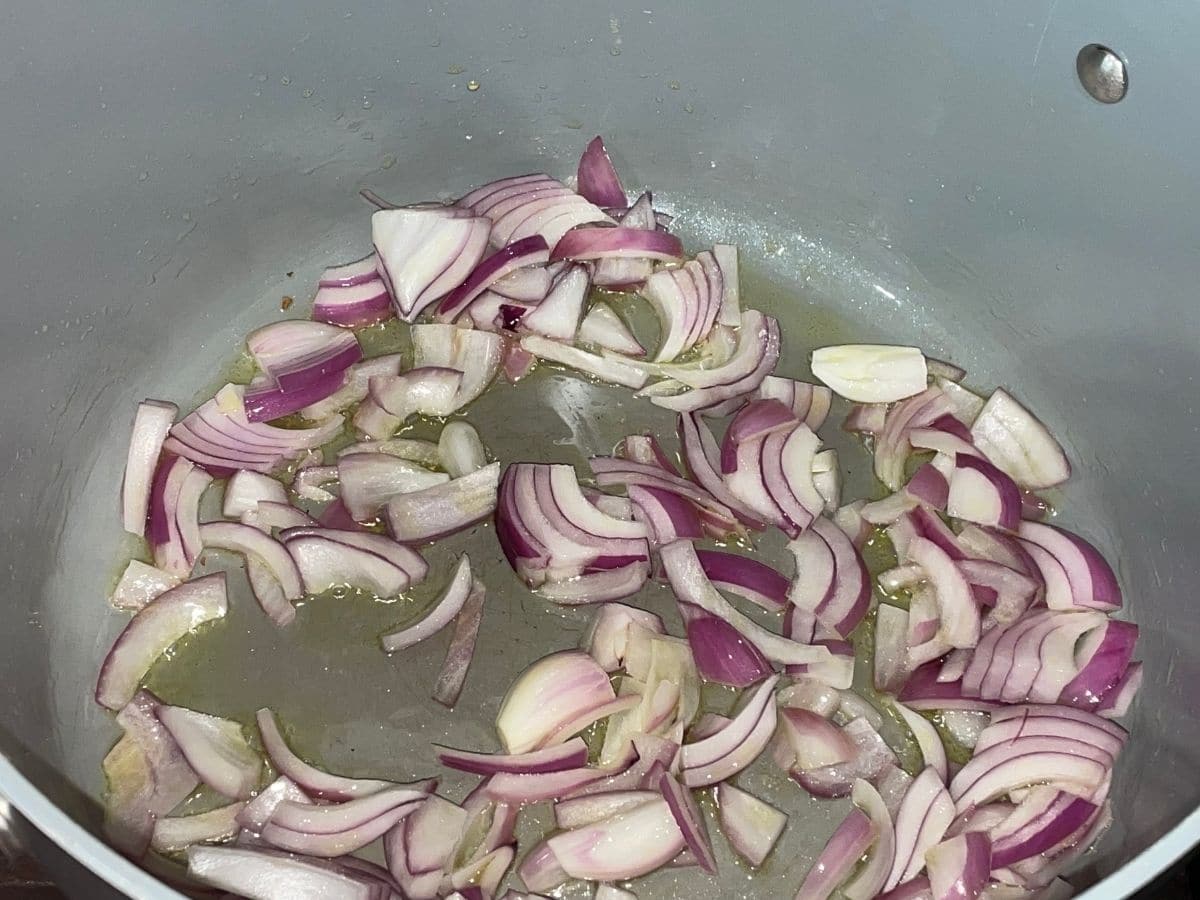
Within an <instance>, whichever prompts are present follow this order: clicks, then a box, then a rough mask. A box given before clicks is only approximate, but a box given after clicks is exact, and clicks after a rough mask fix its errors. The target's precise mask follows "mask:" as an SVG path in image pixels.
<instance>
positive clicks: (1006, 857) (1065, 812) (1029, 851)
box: [989, 787, 1100, 869]
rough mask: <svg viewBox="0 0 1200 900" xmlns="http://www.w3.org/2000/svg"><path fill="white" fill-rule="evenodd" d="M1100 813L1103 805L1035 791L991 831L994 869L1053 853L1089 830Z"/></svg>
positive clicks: (1060, 793)
mask: <svg viewBox="0 0 1200 900" xmlns="http://www.w3.org/2000/svg"><path fill="white" fill-rule="evenodd" d="M1099 812H1100V806H1099V802H1096V803H1093V802H1091V801H1090V800H1088V799H1086V798H1084V797H1077V796H1075V795H1074V794H1070V793H1067V792H1065V791H1060V790H1057V789H1056V788H1048V787H1036V788H1033V789H1032V790H1030V791H1029V792H1028V794H1026V796H1025V798H1024V799H1023V800H1022V801H1021V802H1020V803H1019V804H1018V805H1017V807H1016V808H1015V809H1014V810H1013V811H1012V812H1011V813H1010V814H1009V815H1008V816H1007V817H1006V818H1005V819H1004V820H1003V821H1001V822H1000V823H999V824H997V825H995V826H994V827H993V828H991V829H990V830H989V834H990V836H991V839H992V847H991V850H992V865H993V867H994V868H997V869H998V868H1003V867H1007V866H1011V865H1013V864H1014V863H1019V862H1021V861H1022V860H1025V859H1029V858H1030V857H1033V856H1038V855H1040V854H1043V853H1052V852H1053V851H1054V850H1055V848H1057V847H1059V846H1061V845H1062V844H1063V843H1064V842H1066V841H1069V839H1070V838H1071V837H1072V836H1073V835H1075V834H1077V833H1078V832H1079V831H1081V830H1082V829H1084V828H1086V827H1087V825H1088V824H1089V823H1090V822H1091V821H1092V819H1093V817H1094V816H1096V815H1097V814H1098V813H1099Z"/></svg>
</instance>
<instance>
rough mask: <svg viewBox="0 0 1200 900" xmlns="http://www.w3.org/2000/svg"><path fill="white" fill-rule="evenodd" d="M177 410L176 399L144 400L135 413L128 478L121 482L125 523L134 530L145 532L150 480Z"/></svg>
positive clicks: (138, 533) (123, 520) (126, 461)
mask: <svg viewBox="0 0 1200 900" xmlns="http://www.w3.org/2000/svg"><path fill="white" fill-rule="evenodd" d="M178 413H179V407H177V406H176V405H175V404H174V403H166V402H163V401H160V400H144V401H142V402H141V403H139V404H138V408H137V412H136V413H135V414H134V417H133V432H132V433H131V434H130V436H129V453H128V456H127V457H126V460H125V480H124V482H123V483H122V485H121V516H122V525H123V526H124V528H125V530H126V531H128V532H130V533H132V534H136V535H141V534H143V533H145V529H146V513H147V510H148V509H149V504H150V483H151V481H152V480H153V479H154V470H155V468H156V467H157V466H158V457H159V453H160V452H161V450H162V445H163V441H164V440H166V438H167V434H168V433H169V432H170V430H171V424H172V423H173V422H174V421H175V416H176V415H178Z"/></svg>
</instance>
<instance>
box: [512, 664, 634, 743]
mask: <svg viewBox="0 0 1200 900" xmlns="http://www.w3.org/2000/svg"><path fill="white" fill-rule="evenodd" d="M615 696H616V695H615V694H614V693H613V689H612V685H611V684H610V683H609V680H608V673H606V672H605V671H604V670H603V669H602V668H600V666H599V665H597V664H596V662H595V660H593V659H592V658H591V657H590V656H588V655H587V654H586V653H583V652H582V651H578V650H566V651H562V652H559V653H552V654H550V655H549V656H545V657H543V658H542V659H540V660H538V661H537V662H535V663H534V664H533V665H531V666H530V667H529V668H527V669H526V670H525V671H524V672H522V673H521V675H520V676H518V677H517V680H516V681H514V682H513V684H512V686H511V687H510V688H509V689H508V693H507V694H506V695H505V698H504V702H503V703H502V704H501V707H500V712H499V713H498V714H497V716H496V730H497V732H498V733H499V734H500V740H501V743H502V744H503V745H504V748H505V750H507V752H509V753H527V752H528V751H530V750H532V749H534V748H536V747H540V746H542V742H543V741H544V740H545V739H546V738H547V737H549V736H550V735H552V734H554V733H555V732H556V731H558V730H559V728H561V726H562V725H563V724H565V723H566V722H567V721H569V720H571V719H574V718H575V717H576V716H578V715H579V714H580V713H583V712H586V711H587V710H589V709H594V708H595V707H597V706H600V705H602V704H605V703H608V702H610V701H611V700H613V699H614V698H615Z"/></svg>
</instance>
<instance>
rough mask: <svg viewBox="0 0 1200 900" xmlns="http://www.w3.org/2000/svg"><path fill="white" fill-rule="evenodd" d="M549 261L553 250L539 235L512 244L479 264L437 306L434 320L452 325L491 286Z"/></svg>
mask: <svg viewBox="0 0 1200 900" xmlns="http://www.w3.org/2000/svg"><path fill="white" fill-rule="evenodd" d="M549 260H550V247H549V245H548V244H547V243H546V239H545V238H544V237H542V236H541V235H540V234H535V235H531V236H529V237H526V238H522V239H520V240H516V241H513V242H512V243H511V244H508V245H507V246H505V247H502V248H500V249H499V250H497V251H496V252H495V253H493V254H492V255H491V256H489V257H487V258H486V259H484V260H483V261H482V262H480V263H479V264H478V265H477V266H476V267H475V268H474V270H472V272H471V274H470V275H468V276H467V278H466V280H465V281H463V283H462V284H460V285H458V286H457V287H456V288H454V290H452V291H450V293H448V294H447V295H446V296H445V297H444V298H442V301H441V302H440V303H439V304H438V307H437V315H436V316H435V318H436V319H437V321H439V322H445V323H448V322H453V321H454V320H455V319H457V318H458V317H459V316H460V315H461V314H462V313H463V311H464V310H465V309H466V308H467V307H468V306H469V305H470V304H471V301H472V300H474V299H475V298H476V297H478V296H479V295H480V294H481V293H483V291H484V290H486V289H487V288H488V287H489V286H490V285H492V284H494V283H495V282H497V281H499V280H500V279H501V278H503V277H504V276H506V275H509V274H511V273H512V272H514V271H516V270H517V269H521V268H524V267H525V266H540V265H542V264H544V263H546V262H548V261H549Z"/></svg>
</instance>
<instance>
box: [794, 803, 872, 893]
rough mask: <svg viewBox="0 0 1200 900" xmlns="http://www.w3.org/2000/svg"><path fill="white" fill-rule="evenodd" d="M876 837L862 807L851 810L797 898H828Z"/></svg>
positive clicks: (811, 871) (806, 877)
mask: <svg viewBox="0 0 1200 900" xmlns="http://www.w3.org/2000/svg"><path fill="white" fill-rule="evenodd" d="M874 839H875V833H874V828H873V827H872V825H871V819H870V818H869V817H868V816H867V814H866V813H864V812H863V811H862V810H860V809H852V810H851V811H850V814H849V815H848V816H846V818H845V819H843V820H842V823H841V824H840V825H839V826H838V827H837V830H835V831H834V832H833V835H832V836H831V837H830V838H829V841H828V843H826V844H825V848H824V849H823V850H822V851H821V855H820V856H818V857H817V859H816V861H815V862H814V863H813V864H812V868H811V869H809V871H808V875H806V876H805V878H804V883H803V884H801V885H800V891H799V893H797V894H796V900H828V898H829V897H831V896H833V894H834V892H835V891H836V890H837V889H838V887H839V886H840V885H841V884H842V882H844V881H845V880H846V879H847V878H848V877H849V876H850V873H851V872H853V871H854V869H855V867H856V866H858V863H859V860H860V859H861V858H862V855H863V854H864V853H866V852H867V850H868V848H870V846H871V842H872V841H873V840H874Z"/></svg>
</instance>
